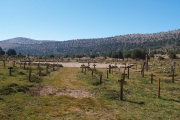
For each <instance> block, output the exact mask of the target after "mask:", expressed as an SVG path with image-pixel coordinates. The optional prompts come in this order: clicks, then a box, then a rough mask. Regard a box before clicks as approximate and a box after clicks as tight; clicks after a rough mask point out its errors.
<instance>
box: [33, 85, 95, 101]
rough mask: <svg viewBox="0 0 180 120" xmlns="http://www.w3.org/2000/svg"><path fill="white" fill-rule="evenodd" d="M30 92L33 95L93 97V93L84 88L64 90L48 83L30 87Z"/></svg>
mask: <svg viewBox="0 0 180 120" xmlns="http://www.w3.org/2000/svg"><path fill="white" fill-rule="evenodd" d="M29 94H30V95H33V96H42V97H44V96H48V95H55V96H62V95H67V96H72V97H75V98H84V97H92V94H91V93H90V92H87V91H83V90H70V89H65V90H63V91H58V90H57V89H55V88H54V87H53V86H52V85H46V86H39V85H36V86H33V87H30V88H29Z"/></svg>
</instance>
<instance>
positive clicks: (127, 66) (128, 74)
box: [126, 66, 130, 79]
mask: <svg viewBox="0 0 180 120" xmlns="http://www.w3.org/2000/svg"><path fill="white" fill-rule="evenodd" d="M126 68H128V79H129V68H130V66H127V67H126Z"/></svg>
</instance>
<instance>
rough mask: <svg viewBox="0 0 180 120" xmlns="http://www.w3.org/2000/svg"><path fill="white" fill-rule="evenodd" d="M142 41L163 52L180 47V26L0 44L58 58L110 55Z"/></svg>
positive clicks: (33, 53)
mask: <svg viewBox="0 0 180 120" xmlns="http://www.w3.org/2000/svg"><path fill="white" fill-rule="evenodd" d="M141 44H142V45H143V46H144V47H145V48H147V49H148V48H151V49H163V51H168V50H170V49H179V46H180V29H179V30H173V31H168V32H160V33H153V34H128V35H120V36H115V37H108V38H95V39H79V40H69V41H47V40H33V39H29V38H23V37H17V38H12V39H8V40H4V41H0V47H1V48H2V49H3V50H5V51H6V50H8V49H10V48H12V49H15V50H16V51H17V53H22V54H29V55H31V56H49V55H50V54H54V55H55V56H57V57H60V56H64V55H68V56H72V55H75V54H84V56H89V55H91V54H95V55H96V56H99V55H100V56H107V55H108V54H109V53H110V52H112V51H117V50H120V51H126V50H132V49H134V48H140V45H141Z"/></svg>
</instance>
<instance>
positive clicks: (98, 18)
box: [0, 0, 180, 41]
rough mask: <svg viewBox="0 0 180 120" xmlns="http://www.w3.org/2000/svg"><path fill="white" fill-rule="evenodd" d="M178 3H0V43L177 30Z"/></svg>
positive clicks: (129, 0)
mask: <svg viewBox="0 0 180 120" xmlns="http://www.w3.org/2000/svg"><path fill="white" fill-rule="evenodd" d="M179 5H180V0H0V40H6V39H10V38H15V37H26V38H31V39H35V40H57V41H66V40H73V39H89V38H105V37H112V36H117V35H125V34H134V33H139V34H141V33H142V34H144V33H156V32H163V31H164V32H165V31H169V30H176V29H180V7H179Z"/></svg>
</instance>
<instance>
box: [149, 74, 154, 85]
mask: <svg viewBox="0 0 180 120" xmlns="http://www.w3.org/2000/svg"><path fill="white" fill-rule="evenodd" d="M149 75H150V76H151V84H153V76H155V75H153V74H149Z"/></svg>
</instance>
